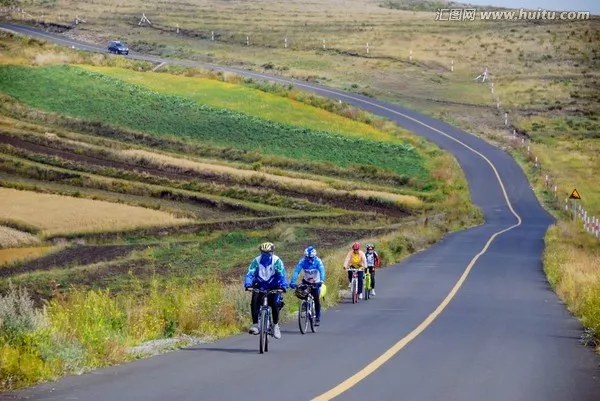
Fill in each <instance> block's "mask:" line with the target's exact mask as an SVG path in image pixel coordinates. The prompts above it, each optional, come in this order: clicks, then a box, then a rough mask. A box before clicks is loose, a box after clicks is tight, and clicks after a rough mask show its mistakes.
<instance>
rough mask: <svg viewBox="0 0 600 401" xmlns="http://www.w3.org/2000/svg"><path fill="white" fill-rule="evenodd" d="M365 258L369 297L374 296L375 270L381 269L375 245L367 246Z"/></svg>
mask: <svg viewBox="0 0 600 401" xmlns="http://www.w3.org/2000/svg"><path fill="white" fill-rule="evenodd" d="M365 257H366V258H367V269H369V273H370V274H371V295H372V296H375V268H379V267H381V259H380V258H379V255H378V254H377V252H376V251H375V245H373V244H367V252H366V253H365Z"/></svg>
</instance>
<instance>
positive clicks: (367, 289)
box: [363, 275, 371, 300]
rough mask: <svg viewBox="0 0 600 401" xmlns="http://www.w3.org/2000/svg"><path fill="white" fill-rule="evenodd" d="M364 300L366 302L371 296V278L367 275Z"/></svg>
mask: <svg viewBox="0 0 600 401" xmlns="http://www.w3.org/2000/svg"><path fill="white" fill-rule="evenodd" d="M364 287H365V288H364V291H363V292H364V295H363V297H364V299H365V300H367V299H369V297H370V295H371V276H370V275H369V278H368V279H366V280H365V283H364Z"/></svg>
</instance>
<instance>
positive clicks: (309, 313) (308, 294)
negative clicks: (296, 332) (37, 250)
mask: <svg viewBox="0 0 600 401" xmlns="http://www.w3.org/2000/svg"><path fill="white" fill-rule="evenodd" d="M313 288H315V286H314V285H312V284H300V285H299V286H297V287H296V292H295V294H296V297H298V299H301V300H302V302H300V308H299V309H298V327H299V328H300V333H302V334H305V333H306V332H307V331H308V325H309V323H310V330H311V331H312V332H313V333H314V332H315V321H314V319H315V317H316V311H315V299H314V298H313V296H312V289H313Z"/></svg>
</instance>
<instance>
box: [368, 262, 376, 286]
mask: <svg viewBox="0 0 600 401" xmlns="http://www.w3.org/2000/svg"><path fill="white" fill-rule="evenodd" d="M367 269H369V273H370V274H371V289H372V290H374V289H375V266H370V267H367Z"/></svg>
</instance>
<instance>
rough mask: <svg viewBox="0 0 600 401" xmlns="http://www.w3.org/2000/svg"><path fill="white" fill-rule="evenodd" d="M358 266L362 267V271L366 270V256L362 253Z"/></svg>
mask: <svg viewBox="0 0 600 401" xmlns="http://www.w3.org/2000/svg"><path fill="white" fill-rule="evenodd" d="M360 264H361V265H362V268H363V269H366V268H367V255H365V253H364V252H361V253H360Z"/></svg>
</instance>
